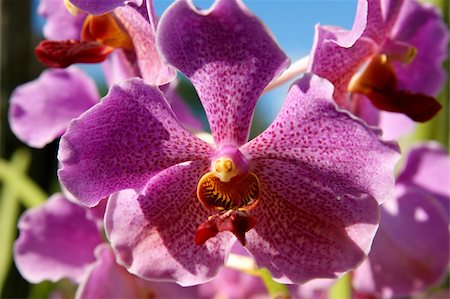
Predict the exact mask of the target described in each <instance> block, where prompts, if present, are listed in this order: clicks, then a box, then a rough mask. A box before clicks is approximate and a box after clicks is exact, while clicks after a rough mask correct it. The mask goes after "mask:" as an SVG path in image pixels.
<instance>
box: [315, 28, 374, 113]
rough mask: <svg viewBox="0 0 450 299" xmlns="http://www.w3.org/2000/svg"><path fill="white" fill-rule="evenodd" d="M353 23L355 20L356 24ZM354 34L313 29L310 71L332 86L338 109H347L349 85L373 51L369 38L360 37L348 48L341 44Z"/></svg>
mask: <svg viewBox="0 0 450 299" xmlns="http://www.w3.org/2000/svg"><path fill="white" fill-rule="evenodd" d="M355 22H356V21H355ZM348 35H350V37H351V36H352V35H353V33H352V32H347V31H345V30H342V29H338V28H331V27H321V26H316V33H315V36H314V44H313V48H312V50H311V59H310V66H309V68H308V69H309V71H310V72H312V73H314V74H316V75H319V76H321V77H323V78H326V79H328V80H329V81H330V82H331V83H333V85H334V86H335V90H334V99H335V101H336V102H337V103H338V105H339V106H341V107H344V108H346V109H350V105H351V102H350V97H349V96H348V84H349V83H350V80H351V78H352V77H353V75H354V74H356V72H357V71H358V70H359V69H360V67H361V66H362V65H363V63H364V62H365V61H366V60H367V59H368V58H369V57H370V56H371V55H372V54H373V53H374V52H375V51H376V46H375V44H374V43H373V41H371V40H370V39H367V38H360V39H357V40H356V41H355V42H354V44H352V45H351V46H349V47H343V46H341V45H340V44H341V43H342V42H341V39H344V41H347V40H348V39H349V37H348Z"/></svg>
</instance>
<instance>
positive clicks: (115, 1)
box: [61, 0, 143, 15]
mask: <svg viewBox="0 0 450 299" xmlns="http://www.w3.org/2000/svg"><path fill="white" fill-rule="evenodd" d="M69 1H70V3H72V4H73V5H75V6H76V7H78V8H79V9H81V10H82V11H84V12H87V13H89V14H93V15H102V14H105V13H107V12H110V11H111V10H113V9H114V8H116V7H119V6H124V5H126V4H130V3H132V4H135V5H136V6H138V7H139V6H141V5H142V3H143V0H100V1H98V0H94V1H93V0H69ZM61 2H62V1H61Z"/></svg>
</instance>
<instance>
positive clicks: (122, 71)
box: [102, 49, 141, 86]
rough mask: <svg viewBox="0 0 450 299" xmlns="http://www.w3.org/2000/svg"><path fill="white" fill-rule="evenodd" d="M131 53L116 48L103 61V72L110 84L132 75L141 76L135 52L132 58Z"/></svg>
mask: <svg viewBox="0 0 450 299" xmlns="http://www.w3.org/2000/svg"><path fill="white" fill-rule="evenodd" d="M125 51H127V52H125ZM133 54H134V53H133ZM130 55H131V54H130V51H128V50H123V49H115V51H112V52H111V54H109V55H108V58H106V60H105V61H104V62H103V63H102V67H103V73H104V75H105V79H106V83H107V84H108V86H111V85H113V84H119V83H120V82H121V81H123V80H126V79H129V78H132V77H141V71H140V70H139V66H138V65H137V64H135V63H134V61H135V59H136V57H135V54H134V55H133V57H132V59H131V60H130Z"/></svg>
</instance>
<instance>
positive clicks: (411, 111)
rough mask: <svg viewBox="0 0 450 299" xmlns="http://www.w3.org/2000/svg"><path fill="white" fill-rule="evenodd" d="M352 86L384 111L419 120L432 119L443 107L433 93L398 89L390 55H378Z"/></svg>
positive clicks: (350, 86) (350, 88) (351, 90)
mask: <svg viewBox="0 0 450 299" xmlns="http://www.w3.org/2000/svg"><path fill="white" fill-rule="evenodd" d="M348 89H349V91H350V92H356V93H361V94H364V95H365V96H367V97H368V98H369V99H370V101H371V102H372V104H373V105H374V106H375V107H377V108H378V109H380V110H384V111H389V112H399V113H403V114H405V115H407V116H408V117H409V118H411V119H412V120H414V121H417V122H426V121H428V120H430V119H432V118H433V117H434V116H435V115H436V114H437V113H438V112H439V110H440V109H441V108H442V106H441V104H439V102H438V101H436V99H434V98H433V97H431V96H427V95H425V94H423V93H412V92H409V91H404V90H398V89H397V77H396V75H395V71H394V68H393V66H392V65H391V63H390V61H389V59H388V57H387V56H386V55H378V56H376V57H374V58H373V59H372V60H371V62H370V63H369V65H368V66H367V68H366V69H365V70H364V72H363V73H362V74H361V75H359V76H358V77H355V79H353V80H352V82H351V83H350V85H349V88H348Z"/></svg>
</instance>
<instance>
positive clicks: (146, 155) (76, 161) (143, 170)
mask: <svg viewBox="0 0 450 299" xmlns="http://www.w3.org/2000/svg"><path fill="white" fill-rule="evenodd" d="M211 151H212V147H211V145H209V144H207V143H205V142H203V141H201V140H200V139H198V138H197V137H195V136H193V135H191V134H190V133H189V132H187V131H186V130H185V129H184V128H183V127H182V126H181V124H180V123H179V122H178V120H177V119H176V118H175V116H174V114H173V112H172V110H171V109H170V107H169V105H168V103H167V101H166V100H165V99H164V97H163V95H162V93H161V92H160V91H159V89H157V88H156V87H151V86H149V85H146V84H145V83H144V82H143V81H142V80H141V79H138V78H134V79H130V80H128V81H125V82H123V83H121V84H119V85H115V86H113V87H112V88H111V89H110V92H109V93H108V95H107V96H106V97H105V98H103V100H102V102H101V103H100V104H97V105H96V106H94V107H92V108H91V109H90V110H88V111H87V112H86V113H84V114H83V115H82V116H81V117H79V118H78V119H76V120H74V121H72V123H71V124H70V126H69V128H68V130H67V132H66V134H64V135H63V137H62V139H61V142H60V147H59V153H58V159H59V160H60V162H61V163H62V169H61V170H60V171H59V178H60V181H61V182H62V184H63V185H64V187H65V188H66V189H67V190H68V191H69V192H70V193H72V194H73V195H74V196H75V197H76V198H78V199H79V200H80V201H81V202H83V203H84V204H86V205H87V206H95V205H96V204H97V203H98V202H99V201H100V200H101V199H102V198H103V197H105V196H108V195H110V194H112V193H114V192H116V191H119V190H122V189H129V188H133V189H135V188H136V189H139V188H142V187H144V185H145V184H146V183H147V181H148V180H149V179H150V177H151V176H152V175H153V174H155V173H156V172H159V171H161V170H163V169H165V168H167V167H170V166H172V165H174V164H177V163H181V162H185V161H190V160H198V159H207V158H208V156H209V154H210V152H211Z"/></svg>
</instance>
